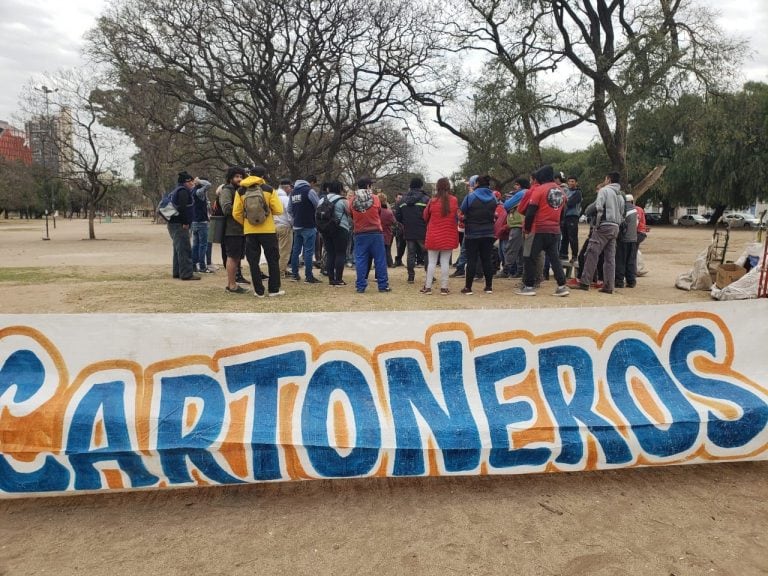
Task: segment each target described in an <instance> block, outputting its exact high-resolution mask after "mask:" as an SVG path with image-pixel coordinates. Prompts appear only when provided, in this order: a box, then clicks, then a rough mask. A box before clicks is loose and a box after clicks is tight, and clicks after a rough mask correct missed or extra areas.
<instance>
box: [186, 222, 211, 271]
mask: <svg viewBox="0 0 768 576" xmlns="http://www.w3.org/2000/svg"><path fill="white" fill-rule="evenodd" d="M190 229H191V230H192V269H193V270H194V269H198V270H200V271H203V270H205V269H206V268H207V267H208V264H207V263H206V261H205V254H206V252H207V250H208V222H192V225H191V226H190Z"/></svg>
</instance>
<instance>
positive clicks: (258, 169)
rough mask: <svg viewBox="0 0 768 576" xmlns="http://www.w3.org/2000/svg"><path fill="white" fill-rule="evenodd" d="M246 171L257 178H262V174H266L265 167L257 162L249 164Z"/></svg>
mask: <svg viewBox="0 0 768 576" xmlns="http://www.w3.org/2000/svg"><path fill="white" fill-rule="evenodd" d="M248 173H249V174H250V175H251V176H256V177H258V178H264V176H266V175H267V169H266V168H264V166H259V165H258V164H257V165H256V166H251V167H250V168H249V169H248Z"/></svg>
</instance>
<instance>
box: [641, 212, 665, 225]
mask: <svg viewBox="0 0 768 576" xmlns="http://www.w3.org/2000/svg"><path fill="white" fill-rule="evenodd" d="M645 223H646V224H648V226H658V225H659V224H661V212H646V213H645Z"/></svg>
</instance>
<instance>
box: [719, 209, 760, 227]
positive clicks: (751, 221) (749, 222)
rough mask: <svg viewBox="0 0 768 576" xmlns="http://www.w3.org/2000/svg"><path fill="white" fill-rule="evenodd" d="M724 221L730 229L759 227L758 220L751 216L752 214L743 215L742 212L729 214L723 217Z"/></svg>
mask: <svg viewBox="0 0 768 576" xmlns="http://www.w3.org/2000/svg"><path fill="white" fill-rule="evenodd" d="M723 221H725V223H726V224H728V226H730V227H731V228H754V229H757V228H759V227H760V220H758V219H757V218H755V217H754V216H752V214H744V213H742V212H731V213H730V214H726V215H725V216H723Z"/></svg>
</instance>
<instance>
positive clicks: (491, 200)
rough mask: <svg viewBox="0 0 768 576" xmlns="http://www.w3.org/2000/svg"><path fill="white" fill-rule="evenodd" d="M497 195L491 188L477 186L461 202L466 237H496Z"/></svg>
mask: <svg viewBox="0 0 768 576" xmlns="http://www.w3.org/2000/svg"><path fill="white" fill-rule="evenodd" d="M497 203H498V202H497V201H496V196H495V195H494V194H493V191H492V190H491V189H490V188H476V189H475V190H474V191H473V192H472V193H471V194H469V195H468V196H467V197H466V198H464V201H463V202H462V203H461V212H462V214H464V235H465V238H486V237H490V238H494V235H493V221H494V219H495V217H496V205H497Z"/></svg>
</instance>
